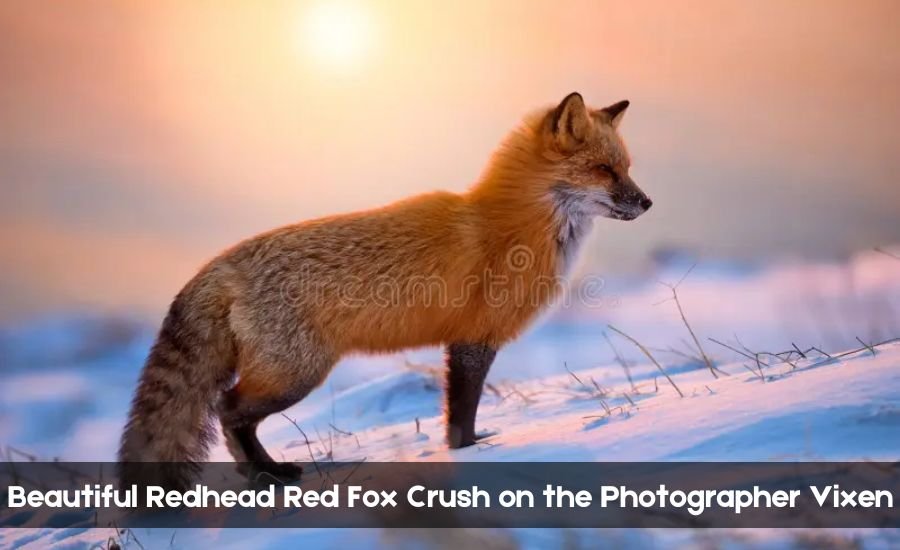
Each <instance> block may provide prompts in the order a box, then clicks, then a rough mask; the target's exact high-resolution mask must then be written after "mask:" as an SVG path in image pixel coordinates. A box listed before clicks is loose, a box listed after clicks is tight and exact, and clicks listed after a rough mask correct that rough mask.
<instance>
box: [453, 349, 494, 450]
mask: <svg viewBox="0 0 900 550" xmlns="http://www.w3.org/2000/svg"><path fill="white" fill-rule="evenodd" d="M496 354H497V351H496V350H495V349H493V348H492V347H490V346H488V345H485V344H451V345H449V346H447V388H446V414H447V444H448V445H449V446H450V448H451V449H458V448H460V447H467V446H469V445H474V444H475V440H476V439H477V438H476V436H475V414H476V412H477V411H478V401H479V400H480V399H481V392H482V390H483V388H484V380H485V378H487V374H488V370H490V368H491V364H492V363H493V362H494V356H495V355H496Z"/></svg>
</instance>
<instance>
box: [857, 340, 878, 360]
mask: <svg viewBox="0 0 900 550" xmlns="http://www.w3.org/2000/svg"><path fill="white" fill-rule="evenodd" d="M856 341H857V342H859V343H860V344H862V345H863V346H865V347H866V349H867V350H869V351H870V352H871V353H872V357H875V348H873V347H872V346H871V345H870V344H867V343H865V342H863V341H862V340H861V339H860V337H859V336H857V337H856Z"/></svg>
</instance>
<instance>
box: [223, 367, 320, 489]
mask: <svg viewBox="0 0 900 550" xmlns="http://www.w3.org/2000/svg"><path fill="white" fill-rule="evenodd" d="M324 371H325V372H327V368H326V369H324ZM322 378H323V376H322V370H321V369H316V368H298V367H293V368H280V369H279V368H273V367H271V366H269V367H268V368H267V367H261V366H258V365H255V366H254V367H253V368H246V369H239V378H238V382H237V384H236V385H235V386H234V387H233V388H231V389H229V390H227V391H225V392H223V393H222V395H221V396H220V399H219V402H218V406H217V412H218V415H219V420H220V421H221V423H222V431H223V433H224V435H225V442H226V445H227V447H228V450H229V452H230V453H231V455H232V456H233V457H234V459H235V461H236V462H238V463H239V469H240V471H241V472H242V473H244V474H245V475H247V476H248V477H251V478H252V477H255V476H256V475H258V474H259V473H262V472H264V473H266V474H269V475H272V476H274V477H276V478H278V479H281V480H290V479H296V478H298V477H299V476H300V474H301V472H302V468H301V467H300V466H299V465H298V464H294V463H290V462H284V463H282V462H276V461H275V460H274V459H273V458H272V457H271V456H270V455H269V453H268V452H267V451H266V449H265V447H263V445H262V443H260V441H259V439H258V437H257V435H256V430H257V428H258V426H259V424H260V422H262V421H263V420H264V419H265V418H266V417H268V416H269V415H272V414H275V413H278V412H281V411H283V410H285V409H287V408H288V407H290V406H291V405H294V404H295V403H297V402H299V401H300V400H301V399H303V398H304V397H306V396H307V395H308V394H309V392H311V391H312V390H313V389H314V388H315V387H316V386H318V385H319V383H320V382H321V380H322Z"/></svg>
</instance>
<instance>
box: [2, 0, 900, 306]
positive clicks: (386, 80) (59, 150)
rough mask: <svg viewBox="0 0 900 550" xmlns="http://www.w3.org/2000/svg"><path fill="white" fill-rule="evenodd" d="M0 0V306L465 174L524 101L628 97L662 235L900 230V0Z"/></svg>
mask: <svg viewBox="0 0 900 550" xmlns="http://www.w3.org/2000/svg"><path fill="white" fill-rule="evenodd" d="M339 4H340V6H338V7H326V8H323V7H322V5H321V3H318V2H304V1H293V2H286V1H285V2H268V1H265V2H258V1H249V0H248V1H246V2H218V1H209V2H201V1H196V0H192V1H190V2H184V1H173V2H161V1H153V2H150V1H148V2H143V3H141V2H117V1H114V0H109V1H105V2H103V1H92V0H86V1H81V2H49V1H40V0H38V1H10V2H3V3H2V4H0V36H2V37H3V38H2V40H0V186H2V187H0V262H2V267H3V269H2V272H0V303H2V311H0V320H4V319H5V320H9V319H15V318H19V317H21V316H22V315H33V314H37V313H43V312H47V311H51V310H56V309H60V308H81V309H85V308H88V309H90V308H103V309H110V308H112V309H116V308H131V307H139V308H142V309H145V310H147V311H151V312H157V311H159V310H161V309H162V308H163V307H164V306H165V304H166V303H167V301H168V300H169V299H170V298H171V296H172V295H173V294H174V293H175V292H176V291H177V290H178V288H179V287H180V286H181V285H182V284H183V283H184V282H185V281H186V280H187V279H188V278H189V277H190V276H191V275H192V274H193V272H194V271H195V270H196V268H197V267H198V266H199V265H201V264H202V263H203V261H204V260H206V259H208V258H209V257H211V256H213V255H214V254H215V253H216V252H218V250H220V249H221V248H223V247H224V246H227V245H229V244H231V243H233V242H234V241H236V240H238V239H241V238H243V237H246V236H248V235H251V234H253V233H256V232H258V231H262V230H265V229H268V228H270V227H273V226H277V225H281V224H284V223H288V222H292V221H297V220H301V219H305V218H309V217H314V216H319V215H324V214H329V213H335V212H340V211H347V210H352V209H359V208H367V207H372V206H377V205H380V204H383V203H386V202H389V201H392V200H395V199H398V198H401V197H404V196H407V195H410V194H414V193H419V192H423V191H428V190H433V189H438V188H443V189H449V190H455V191H461V190H463V189H465V188H466V187H467V186H468V185H469V184H470V183H471V182H472V181H473V180H474V179H475V178H476V177H477V176H478V174H479V172H480V170H481V168H482V167H483V165H484V162H485V160H486V158H487V157H488V155H489V153H490V151H491V150H492V149H493V147H494V146H495V145H496V144H497V142H498V141H499V140H500V139H501V137H502V136H503V135H504V134H505V133H506V132H507V131H508V130H509V129H510V128H512V127H513V126H514V125H515V124H516V123H517V121H518V120H519V118H520V117H521V115H522V114H524V113H525V112H527V111H529V110H531V109H533V108H535V107H538V106H541V105H545V104H550V103H554V102H557V101H559V100H560V99H561V98H562V97H563V96H565V95H566V94H567V93H569V92H571V91H580V92H581V93H582V94H583V95H584V97H585V98H586V99H587V101H588V102H589V103H593V104H595V105H597V106H602V105H604V104H608V103H612V102H614V101H617V100H620V99H624V98H627V99H630V100H631V101H632V106H631V108H630V109H629V112H628V114H627V115H626V118H625V121H624V122H623V126H622V132H623V134H624V136H625V138H626V140H627V142H628V143H629V146H630V149H631V152H632V156H633V158H634V168H633V176H634V177H635V179H636V180H637V181H638V182H639V184H641V186H642V187H643V188H644V189H645V190H646V191H647V192H648V194H650V195H651V196H652V197H653V199H654V201H655V206H654V208H653V210H652V211H651V212H650V213H649V214H648V215H646V216H644V217H642V218H641V219H639V220H637V221H636V222H633V223H623V222H614V221H603V222H601V223H599V224H598V227H597V229H596V232H595V236H594V240H593V241H592V242H591V243H590V245H589V248H590V250H588V254H589V256H590V258H591V262H590V265H591V266H593V268H594V269H596V270H600V271H610V270H615V269H619V268H621V267H623V266H624V267H629V266H635V265H639V264H640V263H641V262H642V261H645V259H646V258H647V256H648V254H649V253H650V252H651V251H653V250H655V249H657V248H659V247H661V246H668V245H684V246H689V247H691V248H694V249H697V250H698V251H700V252H701V253H703V254H708V255H730V256H740V257H761V256H771V255H784V254H802V255H809V256H822V255H828V256H833V255H839V254H843V253H846V252H847V251H849V250H852V249H854V248H859V247H871V246H875V245H882V244H886V243H889V242H897V241H900V182H898V181H897V177H896V176H897V174H898V173H900V154H898V152H900V151H898V143H900V33H898V32H897V21H898V20H900V2H895V1H892V0H885V1H881V2H878V1H861V2H858V1H850V0H845V1H828V0H809V1H791V0H788V1H784V0H768V1H757V2H746V1H733V2H731V1H722V0H708V1H678V2H670V1H668V0H652V1H637V2H604V1H591V2H549V1H547V2H536V1H509V2H495V1H491V2H483V1H472V2H440V3H439V2H414V1H412V0H410V1H407V2H339Z"/></svg>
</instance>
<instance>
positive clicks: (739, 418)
mask: <svg viewBox="0 0 900 550" xmlns="http://www.w3.org/2000/svg"><path fill="white" fill-rule="evenodd" d="M685 271H686V268H685V266H683V265H678V266H672V267H670V268H667V269H664V270H662V271H660V272H659V273H655V274H653V276H652V277H648V278H647V280H646V281H645V282H644V283H643V284H634V283H633V282H628V284H625V282H624V281H609V282H608V285H607V286H606V287H605V292H607V295H606V296H605V302H604V303H603V304H602V305H600V306H597V305H596V304H595V305H594V306H589V305H585V304H575V305H573V306H571V307H567V308H563V309H561V310H557V312H556V313H554V314H553V315H551V316H549V317H548V318H547V319H546V320H544V322H543V323H542V324H540V325H539V326H538V327H536V328H535V329H534V330H532V331H531V332H530V333H529V334H527V335H526V336H525V337H524V338H522V339H521V340H520V341H518V342H516V343H515V344H513V345H511V346H510V347H509V349H507V350H503V351H502V352H501V353H500V354H499V355H498V361H497V364H496V366H495V368H494V369H493V371H492V374H491V376H490V377H489V387H488V389H487V390H486V391H485V395H484V397H483V399H482V404H481V407H480V409H479V415H478V428H479V429H480V430H482V431H485V432H488V433H492V434H493V435H491V436H490V437H488V438H487V439H485V440H484V442H483V443H481V444H479V445H476V446H474V447H470V448H467V449H462V450H457V451H448V450H447V449H446V447H445V446H444V444H443V426H442V421H441V418H440V407H441V380H440V377H441V370H440V368H439V361H440V352H439V350H422V351H417V352H413V353H409V354H404V355H402V356H382V357H376V358H367V357H353V358H349V359H348V360H346V361H344V362H342V364H341V365H340V366H339V367H338V368H337V369H336V372H335V373H334V375H333V376H332V377H331V378H330V379H329V381H328V382H327V383H326V385H325V386H323V387H322V388H320V389H319V390H317V391H316V392H314V394H313V395H311V396H310V397H309V398H307V399H306V400H305V401H303V402H302V403H300V404H298V405H296V406H295V407H292V408H291V409H289V410H288V411H286V416H287V417H288V418H284V417H280V416H274V417H271V418H270V419H268V420H267V421H266V422H265V423H264V424H263V425H262V427H261V432H260V437H261V439H262V441H263V442H264V444H265V445H266V446H267V447H268V448H269V449H270V452H272V454H273V456H276V457H284V459H286V460H298V461H304V462H305V461H309V460H310V459H314V460H316V461H328V460H337V461H355V460H361V459H366V460H369V461H422V460H427V461H460V460H466V461H607V460H608V461H670V460H675V461H737V460H753V461H756V460H764V461H766V460H776V461H782V460H787V461H792V460H813V459H825V460H848V461H849V460H863V459H872V460H897V459H898V458H900V405H898V404H900V341H888V342H887V343H883V344H882V345H878V346H876V347H870V346H871V345H873V344H878V343H879V342H883V341H886V340H891V339H892V338H894V337H897V336H900V315H898V312H900V261H897V260H896V259H895V258H892V257H890V256H888V255H884V254H877V253H867V254H863V255H861V256H859V257H857V258H856V259H855V260H854V261H853V262H850V263H848V264H822V265H805V264H794V265H779V266H771V267H768V268H754V269H749V270H748V269H737V268H735V267H734V266H704V264H700V265H699V266H698V267H697V268H696V269H695V270H694V271H693V272H692V273H691V275H690V277H689V278H687V279H686V280H685V281H684V282H683V283H681V284H680V285H679V286H678V291H677V292H678V299H679V303H680V304H681V306H682V307H683V311H684V312H685V317H686V319H687V320H688V321H689V323H690V326H691V328H692V329H693V330H694V331H695V333H696V334H697V336H698V341H699V342H700V344H701V347H702V349H703V352H704V353H706V354H707V355H708V356H709V357H711V359H712V360H713V361H714V362H715V365H716V371H717V376H716V377H714V376H713V374H712V373H711V372H710V369H709V368H708V367H707V366H706V365H705V364H704V362H703V361H702V358H701V354H700V352H699V351H698V350H697V349H696V344H694V343H693V340H692V337H691V336H690V333H689V332H688V330H687V327H686V326H685V324H684V321H683V320H682V318H681V316H680V314H679V312H678V309H677V306H676V304H675V302H674V301H673V300H672V299H671V298H672V293H671V290H670V289H669V288H668V287H666V286H664V285H660V284H657V282H656V281H655V280H653V279H655V278H658V279H660V280H663V281H665V282H671V283H674V282H676V281H678V279H679V278H680V277H681V276H682V275H683V274H684V272H685ZM126 324H127V323H126ZM608 324H613V325H614V326H615V327H616V328H618V329H620V330H622V331H623V332H625V333H627V334H628V335H629V336H631V337H634V338H635V339H636V340H637V341H639V342H641V343H642V345H644V346H645V347H646V348H647V349H648V350H649V351H650V352H651V354H652V355H653V357H654V359H656V360H657V361H658V362H659V363H660V365H661V368H662V369H663V370H664V371H665V372H664V373H663V372H661V371H660V370H659V368H657V367H656V366H654V365H653V364H652V363H651V362H650V361H649V360H648V358H647V357H646V356H645V355H644V354H643V353H642V352H641V350H640V349H638V347H637V346H635V345H634V344H633V343H632V342H630V341H629V340H628V339H626V338H624V337H622V336H619V335H618V334H616V333H615V332H614V331H613V330H611V329H609V328H608V326H607V325H608ZM127 326H130V327H131V326H132V325H127ZM79 330H80V331H82V332H80V333H79V332H78V331H79ZM112 332H113V333H114V334H118V335H119V336H118V337H115V338H110V339H109V340H110V341H111V342H114V344H115V345H110V346H109V353H107V354H103V353H97V352H96V351H91V352H90V353H86V352H84V351H83V349H84V346H83V345H80V344H78V342H83V341H85V338H84V337H83V335H84V334H91V335H95V334H97V331H96V330H88V331H87V332H85V325H84V324H83V323H60V322H55V323H51V324H49V325H43V326H40V327H33V328H31V329H29V330H24V329H23V330H19V331H16V332H7V333H5V334H4V335H3V336H2V337H0V343H2V347H0V349H2V350H5V351H4V352H3V353H4V356H3V361H4V370H3V377H4V385H5V386H6V387H8V388H11V389H12V391H10V392H9V393H8V394H7V398H5V399H4V401H3V404H2V407H0V414H2V424H0V438H2V440H3V441H4V442H6V443H7V444H9V445H11V446H12V447H13V448H15V449H20V450H23V451H25V452H28V453H33V454H35V455H38V456H42V457H55V456H59V457H63V458H66V459H73V460H76V459H78V460H111V459H112V458H113V456H114V450H115V446H116V442H117V438H118V435H119V430H120V427H121V424H122V422H123V419H124V415H125V412H126V410H127V405H128V400H129V399H130V394H131V390H132V388H133V384H134V381H135V379H136V376H137V372H138V368H139V365H140V358H141V357H142V355H143V354H144V353H146V349H147V346H149V343H150V340H151V335H152V329H150V328H149V327H146V328H143V329H134V328H133V327H132V328H131V329H129V331H118V332H116V331H112ZM100 333H101V334H104V332H103V331H100ZM79 334H81V335H82V336H79ZM122 334H125V336H122ZM92 337H95V338H96V336H92ZM710 338H713V339H716V340H717V341H718V342H721V344H722V345H720V344H718V343H714V342H713V341H711V340H710ZM41 342H48V344H47V346H46V347H45V346H42V345H41ZM72 342H75V344H73V343H72ZM50 343H53V345H50ZM812 348H816V349H812ZM89 349H93V348H89ZM10 350H12V351H10ZM73 350H74V351H73ZM790 350H796V351H792V352H790V353H784V352H788V351H790ZM848 351H849V353H845V352H848ZM67 353H68V354H69V355H68V356H67V355H66V354H67ZM801 353H802V354H801ZM616 354H618V355H619V358H617V357H616ZM757 358H759V360H758V361H757ZM623 362H624V363H625V366H627V369H626V368H625V367H623V365H622V363H623ZM666 375H667V376H668V377H670V378H671V381H670V380H669V379H668V378H667V376H666ZM679 393H680V394H681V395H679ZM291 420H293V421H294V422H296V424H297V425H298V426H300V428H302V429H303V432H304V433H305V434H306V435H307V436H308V437H309V440H310V441H309V444H307V442H306V439H305V438H304V437H303V436H302V435H301V433H300V432H299V430H298V429H297V427H295V425H294V424H293V423H292V422H291ZM211 459H214V460H215V459H221V460H229V457H228V455H227V452H226V451H225V449H224V447H223V446H221V445H219V446H217V447H216V448H215V449H214V450H213V453H212V457H211ZM109 531H110V530H108V529H107V530H89V531H85V532H78V533H74V532H69V533H60V532H53V531H49V530H45V531H25V530H6V531H4V532H3V533H2V534H0V544H3V545H11V546H22V547H34V548H37V547H44V546H45V545H46V544H47V543H48V542H53V541H60V542H64V543H65V544H66V545H70V544H71V545H73V546H78V545H81V544H83V545H85V546H90V545H91V544H93V543H95V542H100V543H103V542H105V541H106V539H107V537H109V536H110V532H109ZM133 535H134V536H136V537H138V538H139V540H140V543H141V544H142V545H144V546H145V547H157V546H166V547H168V546H169V542H170V538H171V537H172V532H171V531H169V532H157V531H145V530H141V532H137V533H134V534H133ZM126 538H127V537H126ZM451 538H454V540H457V538H458V541H457V542H458V543H459V544H484V545H492V546H495V547H503V548H507V547H510V548H512V547H542V546H546V545H549V546H558V545H561V544H569V545H571V546H573V547H579V546H585V547H589V546H593V545H594V544H596V542H597V541H598V540H602V541H605V542H607V543H609V544H621V545H628V544H630V545H640V546H651V547H653V546H659V547H662V546H666V547H668V546H676V547H678V546H681V547H685V548H687V547H695V546H697V545H698V544H700V543H704V542H708V543H709V544H719V543H722V544H727V545H729V546H734V547H757V546H765V547H790V546H797V545H805V546H807V547H820V546H822V545H827V544H832V543H834V544H844V543H848V544H849V543H853V542H854V541H856V540H857V539H859V540H862V541H864V542H865V544H866V546H867V547H891V546H895V545H896V544H898V543H900V536H898V534H897V533H896V532H892V531H840V532H833V531H820V532H815V533H812V532H783V531H766V530H759V531H752V532H747V531H743V532H741V533H740V534H736V533H729V532H717V533H716V534H710V533H705V534H704V533H697V532H684V531H649V532H647V531H631V530H623V531H603V532H599V533H598V532H589V531H576V532H553V531H544V530H522V531H513V532H480V531H479V532H476V531H466V532H460V533H456V534H454V535H452V537H451ZM300 540H302V541H303V543H304V544H321V545H324V546H344V545H347V544H352V545H354V546H360V545H361V546H364V547H381V546H383V545H391V546H393V545H398V544H399V545H401V546H402V545H410V546H415V547H422V546H429V545H431V543H447V542H448V541H449V538H448V539H446V540H444V539H441V540H435V539H432V538H431V535H430V534H428V533H419V532H409V531H406V532H400V533H395V532H389V531H388V532H379V533H366V532H361V531H337V532H332V531H319V532H309V531H304V532H294V531H284V530H279V531H273V532H266V533H262V532H245V531H237V530H231V531H217V532H212V531H191V532H179V533H178V534H177V535H176V537H175V543H174V546H175V547H178V546H179V545H183V546H184V547H192V546H194V545H196V544H210V543H214V544H216V545H217V546H223V547H228V546H235V547H238V546H241V547H244V546H247V545H251V546H271V547H276V546H279V545H281V544H287V543H289V542H290V543H296V542H298V541H300ZM132 545H133V546H134V547H138V545H137V544H136V543H134V542H132Z"/></svg>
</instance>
